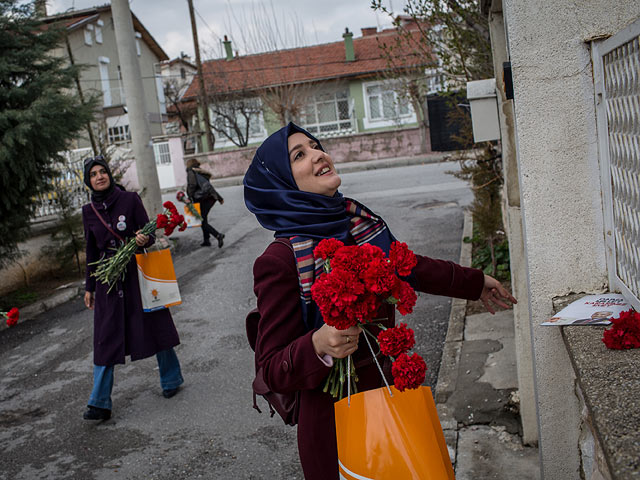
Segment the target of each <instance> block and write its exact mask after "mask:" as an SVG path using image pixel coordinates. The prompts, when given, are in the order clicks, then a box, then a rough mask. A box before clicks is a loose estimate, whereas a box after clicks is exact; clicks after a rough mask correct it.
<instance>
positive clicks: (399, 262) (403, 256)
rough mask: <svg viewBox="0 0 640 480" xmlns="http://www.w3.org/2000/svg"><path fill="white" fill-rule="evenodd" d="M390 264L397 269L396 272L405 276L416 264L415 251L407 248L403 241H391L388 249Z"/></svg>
mask: <svg viewBox="0 0 640 480" xmlns="http://www.w3.org/2000/svg"><path fill="white" fill-rule="evenodd" d="M389 259H390V260H391V264H392V265H393V266H394V267H395V269H396V270H398V274H399V275H402V276H403V277H406V276H407V275H409V274H410V273H411V270H413V267H415V266H416V265H417V264H418V259H417V258H416V255H415V253H413V252H412V251H411V250H409V247H408V246H407V244H406V243H404V242H393V243H392V244H391V249H390V250H389Z"/></svg>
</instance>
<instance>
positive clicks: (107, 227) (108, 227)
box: [90, 202, 124, 243]
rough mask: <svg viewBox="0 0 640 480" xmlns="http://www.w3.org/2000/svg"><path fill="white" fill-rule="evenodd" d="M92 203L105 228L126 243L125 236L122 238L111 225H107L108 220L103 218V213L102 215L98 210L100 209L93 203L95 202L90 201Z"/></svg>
mask: <svg viewBox="0 0 640 480" xmlns="http://www.w3.org/2000/svg"><path fill="white" fill-rule="evenodd" d="M90 203H91V208H93V211H94V212H95V214H96V216H97V217H98V220H100V221H101V222H102V225H104V228H106V229H107V230H109V231H110V232H111V233H112V234H113V235H114V236H115V237H116V238H117V239H118V240H120V241H121V242H122V243H124V238H122V237H121V236H120V235H118V234H117V233H116V232H114V231H113V230H112V229H111V227H110V226H109V225H107V222H105V221H104V218H102V215H100V212H98V209H97V208H96V206H95V205H94V204H93V202H90Z"/></svg>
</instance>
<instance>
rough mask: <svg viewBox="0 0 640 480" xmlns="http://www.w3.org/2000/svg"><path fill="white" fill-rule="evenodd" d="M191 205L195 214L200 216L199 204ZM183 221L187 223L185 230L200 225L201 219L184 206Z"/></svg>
mask: <svg viewBox="0 0 640 480" xmlns="http://www.w3.org/2000/svg"><path fill="white" fill-rule="evenodd" d="M191 205H193V207H194V209H195V210H196V212H198V215H200V214H201V212H200V204H199V203H192V204H191ZM184 221H185V222H187V228H195V227H199V226H201V225H202V217H200V218H198V217H197V216H195V215H194V214H193V213H192V212H191V210H190V209H189V206H188V205H185V206H184Z"/></svg>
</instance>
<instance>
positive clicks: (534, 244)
mask: <svg viewBox="0 0 640 480" xmlns="http://www.w3.org/2000/svg"><path fill="white" fill-rule="evenodd" d="M503 11H504V16H505V23H506V25H507V34H508V44H509V52H510V55H511V63H512V69H513V83H514V92H515V101H514V106H515V110H514V111H515V123H516V144H517V149H518V169H519V182H520V200H521V208H522V217H523V227H524V240H525V241H524V247H525V252H526V268H527V274H528V289H529V298H530V300H529V311H530V316H531V325H532V327H531V333H532V341H533V349H534V362H535V381H536V394H537V401H538V411H539V426H540V452H541V455H542V468H543V472H542V473H543V478H548V479H560V478H561V479H563V480H565V479H566V480H571V479H578V478H580V474H579V470H580V456H579V452H578V445H579V437H580V428H579V427H580V405H579V401H578V399H577V397H576V394H575V375H574V371H573V369H572V367H571V364H570V360H569V357H568V354H567V351H566V348H565V346H564V344H563V342H562V339H561V335H560V331H559V329H557V328H552V327H540V326H539V325H540V323H541V322H542V321H544V320H545V319H546V318H548V317H549V316H550V315H551V314H552V312H553V307H552V300H553V298H554V297H559V296H564V295H566V294H568V293H570V292H587V293H596V292H602V291H604V290H606V289H607V288H608V280H607V268H606V261H605V245H604V232H603V213H602V203H601V185H600V174H599V164H598V145H597V132H596V116H595V109H594V86H593V76H592V75H593V74H592V66H591V58H590V43H589V42H590V40H592V39H596V38H601V37H602V36H608V35H612V34H614V33H616V32H618V31H619V30H620V29H622V28H623V27H625V26H626V25H628V24H629V23H631V22H632V21H633V20H635V19H636V18H638V17H639V16H640V3H639V2H637V1H631V0H610V1H608V2H601V1H597V0H590V1H585V2H581V3H580V6H579V7H578V6H576V4H575V2H571V1H568V0H559V1H556V2H548V1H543V0H531V1H529V2H522V1H517V0H504V2H503Z"/></svg>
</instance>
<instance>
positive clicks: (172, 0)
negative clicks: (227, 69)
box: [47, 0, 403, 58]
mask: <svg viewBox="0 0 640 480" xmlns="http://www.w3.org/2000/svg"><path fill="white" fill-rule="evenodd" d="M105 3H107V1H106V0H47V13H48V14H49V15H51V14H53V13H59V12H64V11H66V10H69V9H72V8H73V9H76V10H80V9H84V8H89V7H93V6H96V5H103V4H105ZM384 3H385V5H387V6H388V7H395V8H396V9H398V10H399V9H401V7H402V3H403V2H402V0H386V1H385V2H384ZM129 4H130V7H131V10H132V11H133V13H135V14H136V16H137V17H138V18H139V19H140V21H141V22H142V23H143V25H144V26H145V27H146V28H147V30H149V32H150V33H151V35H153V37H154V38H155V39H156V41H157V42H158V43H159V44H160V45H161V46H162V48H163V49H164V50H165V52H167V55H169V57H170V58H175V57H177V56H178V55H179V54H180V52H185V53H187V54H189V55H191V56H192V58H193V42H192V37H191V24H190V21H189V8H188V5H187V1H186V0H130V3H129ZM193 4H194V8H195V11H196V19H197V25H198V37H199V40H200V49H201V55H202V56H203V58H212V57H220V56H222V47H221V40H222V37H223V36H224V35H227V36H228V37H229V39H230V40H231V41H232V42H233V43H232V45H233V49H234V50H237V51H239V53H240V54H246V53H255V52H257V51H264V50H272V49H273V48H275V47H277V48H285V47H297V46H303V45H313V44H317V43H327V42H335V41H339V40H342V33H344V29H345V27H348V28H349V30H351V31H352V32H354V34H355V36H356V37H358V36H360V35H361V33H360V29H361V28H363V27H389V26H390V25H391V20H390V18H389V17H388V16H387V15H385V14H383V13H377V12H374V11H373V10H372V9H371V0H193Z"/></svg>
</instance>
